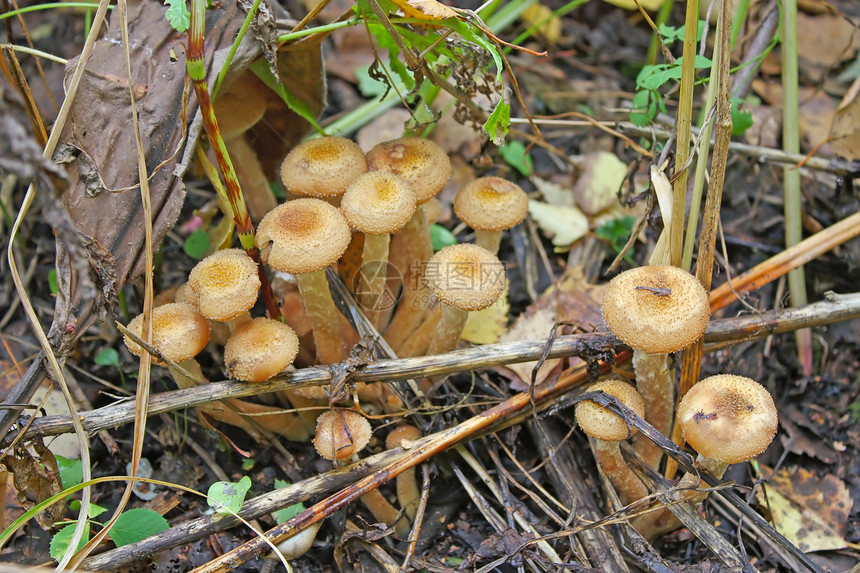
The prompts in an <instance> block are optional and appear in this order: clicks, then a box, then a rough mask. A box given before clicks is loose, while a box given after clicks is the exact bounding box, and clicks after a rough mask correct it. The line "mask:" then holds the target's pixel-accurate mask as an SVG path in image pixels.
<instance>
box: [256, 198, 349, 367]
mask: <svg viewBox="0 0 860 573" xmlns="http://www.w3.org/2000/svg"><path fill="white" fill-rule="evenodd" d="M351 239H352V234H351V233H350V230H349V224H347V222H346V219H344V218H343V215H342V214H341V212H340V211H339V210H338V209H337V208H336V207H333V206H332V205H329V204H328V203H326V202H325V201H321V200H319V199H310V198H305V199H295V200H293V201H287V202H286V203H283V204H281V205H279V206H277V207H276V208H275V209H273V210H271V211H269V213H268V214H266V216H265V217H263V220H262V221H260V225H259V226H258V228H257V235H256V243H257V247H258V248H259V249H260V258H261V259H262V260H263V261H265V262H266V263H267V264H268V265H269V266H270V267H272V268H273V269H275V270H278V271H283V272H287V273H291V274H293V275H295V276H296V280H297V281H298V284H299V292H300V293H301V295H302V301H303V303H304V305H305V310H306V311H307V315H308V319H309V320H310V322H311V328H312V329H313V337H314V346H315V347H316V352H317V359H318V361H319V362H320V363H321V364H331V363H335V362H340V361H341V360H343V359H344V358H345V357H346V348H345V345H344V341H343V337H342V336H341V334H342V333H341V322H340V312H338V310H337V307H336V306H335V304H334V300H333V299H332V297H331V292H330V291H329V287H328V279H326V276H325V268H326V267H327V266H329V265H330V264H332V263H334V262H335V261H337V260H338V259H339V258H340V256H341V255H342V254H343V252H344V251H345V250H346V248H347V246H348V245H349V242H350V240H351Z"/></svg>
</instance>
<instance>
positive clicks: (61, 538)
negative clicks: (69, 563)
mask: <svg viewBox="0 0 860 573" xmlns="http://www.w3.org/2000/svg"><path fill="white" fill-rule="evenodd" d="M75 525H76V524H75V523H71V524H69V525H66V526H65V527H63V528H62V529H60V530H59V531H58V532H56V533H55V534H54V536H53V537H52V538H51V545H50V547H49V551H50V553H51V557H53V558H54V559H56V560H57V561H60V560H61V559H62V558H63V556H64V555H65V554H66V550H67V549H68V548H69V544H70V543H71V542H72V535H73V534H74V533H75ZM89 540H90V524H89V522H87V523H86V524H84V534H83V536H81V541H80V543H78V547H77V549H75V551H78V550H80V548H81V547H83V546H84V545H86V543H87V541H89Z"/></svg>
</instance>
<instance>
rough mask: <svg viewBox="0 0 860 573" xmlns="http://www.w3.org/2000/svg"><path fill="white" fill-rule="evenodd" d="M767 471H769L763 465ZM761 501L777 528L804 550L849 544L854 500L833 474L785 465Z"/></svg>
mask: <svg viewBox="0 0 860 573" xmlns="http://www.w3.org/2000/svg"><path fill="white" fill-rule="evenodd" d="M762 469H763V470H764V471H766V472H767V471H768V470H767V469H766V468H765V466H762ZM756 498H757V499H758V501H759V503H760V504H762V505H763V506H765V507H767V508H768V509H769V510H770V513H771V517H772V518H773V523H774V526H775V527H776V529H777V530H778V531H779V532H780V533H782V534H783V535H785V536H786V537H787V538H788V540H789V541H791V542H792V543H794V544H795V545H797V547H799V548H800V550H801V551H824V550H833V549H842V548H844V547H846V543H845V539H844V536H845V530H846V526H847V521H848V514H849V512H850V511H851V506H852V505H853V502H852V500H851V493H850V492H849V491H848V488H847V487H846V486H845V484H844V483H843V482H842V480H840V479H839V478H837V477H836V476H834V475H832V474H827V475H825V476H823V477H816V476H815V475H813V474H812V472H810V471H808V470H805V469H803V468H800V467H798V468H784V469H781V470H779V471H778V472H776V474H774V475H773V477H772V478H771V479H770V481H769V487H767V495H766V496H765V491H764V488H759V489H757V490H756Z"/></svg>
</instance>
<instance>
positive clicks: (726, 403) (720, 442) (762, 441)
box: [678, 374, 778, 477]
mask: <svg viewBox="0 0 860 573" xmlns="http://www.w3.org/2000/svg"><path fill="white" fill-rule="evenodd" d="M678 425H679V426H680V427H681V431H682V432H683V435H684V439H685V440H686V441H687V443H688V444H690V447H692V448H693V449H694V450H696V451H697V452H698V453H699V458H698V460H697V464H699V465H702V466H703V467H705V468H707V469H708V470H709V471H710V472H711V473H712V474H714V475H715V476H717V477H723V473H725V471H726V467H728V465H729V464H736V463H739V462H743V461H746V460H748V459H750V458H753V457H755V456H757V455H759V454H760V453H762V452H763V451H765V450H766V449H767V447H768V445H770V443H771V441H773V438H774V436H775V435H776V430H777V425H778V417H777V413H776V406H775V405H774V403H773V398H772V397H771V395H770V392H768V391H767V390H766V389H765V388H764V386H762V385H761V384H759V383H758V382H756V381H755V380H752V379H751V378H747V377H745V376H736V375H733V374H719V375H716V376H711V377H709V378H705V379H704V380H702V381H700V382H699V383H698V384H696V385H695V386H693V387H692V388H691V389H690V390H689V391H688V392H687V393H686V394H685V395H684V397H683V398H682V399H681V403H680V404H679V405H678Z"/></svg>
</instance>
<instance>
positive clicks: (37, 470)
mask: <svg viewBox="0 0 860 573" xmlns="http://www.w3.org/2000/svg"><path fill="white" fill-rule="evenodd" d="M32 447H33V451H32V452H31V451H30V450H28V449H27V448H24V447H19V448H15V452H14V453H13V455H11V456H8V457H7V458H6V459H5V461H4V463H5V465H6V466H7V467H8V468H9V471H11V472H12V473H13V474H14V476H15V479H14V481H15V489H17V490H18V501H19V502H20V503H22V504H23V505H24V507H26V508H27V509H29V508H31V507H33V506H34V505H36V504H37V503H41V502H42V501H44V500H46V499H48V498H49V497H51V496H53V495H56V494H58V493H60V492H61V491H62V490H63V486H62V484H61V483H60V470H59V468H57V460H56V459H54V454H52V453H51V451H50V450H48V448H47V447H45V444H44V443H43V442H42V441H41V440H35V441H33V442H32ZM65 514H66V504H65V503H63V501H58V502H57V503H55V504H53V505H51V506H49V507H48V508H46V509H45V510H44V511H41V512H39V514H37V515H36V521H37V522H38V524H39V525H40V526H41V527H42V529H50V528H51V527H52V526H53V525H54V522H56V521H58V520H60V519H62V518H63V517H64V516H65Z"/></svg>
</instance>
